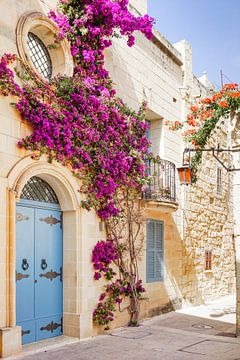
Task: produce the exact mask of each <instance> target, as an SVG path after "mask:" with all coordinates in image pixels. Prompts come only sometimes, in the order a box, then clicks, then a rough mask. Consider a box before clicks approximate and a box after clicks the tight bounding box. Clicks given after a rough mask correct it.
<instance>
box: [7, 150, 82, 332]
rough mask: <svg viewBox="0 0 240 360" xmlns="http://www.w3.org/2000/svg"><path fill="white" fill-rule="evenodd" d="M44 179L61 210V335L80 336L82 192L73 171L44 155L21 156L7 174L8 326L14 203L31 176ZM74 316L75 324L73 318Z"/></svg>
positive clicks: (12, 314) (12, 319) (12, 315)
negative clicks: (34, 156) (36, 157)
mask: <svg viewBox="0 0 240 360" xmlns="http://www.w3.org/2000/svg"><path fill="white" fill-rule="evenodd" d="M34 176H36V177H39V178H41V179H43V180H44V181H46V182H47V183H48V184H49V185H50V186H51V187H52V189H53V190H54V192H55V193H56V196H57V198H58V200H59V205H60V208H61V210H62V212H63V253H64V256H63V258H64V260H63V299H64V302H63V334H65V335H69V334H71V336H76V337H79V320H78V317H79V309H80V304H79V301H80V300H79V299H80V289H81V288H80V285H79V277H80V264H79V263H80V248H81V246H80V244H81V242H82V226H81V209H80V202H81V194H80V193H79V183H78V181H77V179H76V178H74V176H73V175H72V173H71V172H70V171H69V170H68V169H67V168H65V167H63V166H62V165H61V164H58V163H56V162H53V163H49V162H48V159H47V157H46V156H42V157H41V158H40V160H33V159H31V157H30V156H27V157H25V158H23V159H21V160H20V161H19V162H18V163H16V164H15V165H14V167H13V168H12V169H11V171H10V172H9V174H8V178H7V187H8V219H9V235H8V240H7V241H8V245H7V246H8V248H9V251H10V255H9V256H10V261H9V283H8V289H9V290H8V292H9V293H8V296H9V298H10V299H11V301H10V302H9V305H8V307H9V308H8V310H7V311H8V313H9V320H8V326H11V327H14V326H15V325H16V285H15V271H16V268H15V257H16V238H15V223H16V204H17V203H18V202H19V201H20V196H21V192H22V190H23V188H24V186H25V184H26V183H27V182H28V181H29V179H31V178H32V177H34ZM73 318H74V319H75V318H76V325H74V327H73V325H72V319H73Z"/></svg>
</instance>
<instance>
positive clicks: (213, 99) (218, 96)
mask: <svg viewBox="0 0 240 360" xmlns="http://www.w3.org/2000/svg"><path fill="white" fill-rule="evenodd" d="M222 97H223V94H220V93H217V94H215V95H213V97H212V101H216V100H219V99H221V98H222Z"/></svg>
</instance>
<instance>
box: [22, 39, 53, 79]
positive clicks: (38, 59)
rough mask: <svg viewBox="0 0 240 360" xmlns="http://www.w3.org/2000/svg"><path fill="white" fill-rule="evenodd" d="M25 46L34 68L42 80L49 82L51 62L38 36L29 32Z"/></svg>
mask: <svg viewBox="0 0 240 360" xmlns="http://www.w3.org/2000/svg"><path fill="white" fill-rule="evenodd" d="M27 44H28V50H29V54H30V58H31V61H32V63H33V65H34V67H35V68H36V70H37V72H38V73H39V74H40V75H42V77H43V78H44V79H46V80H48V81H49V80H50V79H51V76H52V60H51V57H50V55H49V52H48V50H47V48H46V46H45V45H44V43H43V42H42V40H41V39H39V37H38V36H36V35H35V34H33V33H31V32H29V33H28V35H27Z"/></svg>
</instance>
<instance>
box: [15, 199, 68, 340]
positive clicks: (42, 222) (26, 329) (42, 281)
mask: <svg viewBox="0 0 240 360" xmlns="http://www.w3.org/2000/svg"><path fill="white" fill-rule="evenodd" d="M25 203H26V201H25ZM25 203H24V206H23V205H18V206H17V226H16V231H17V235H16V241H17V246H16V248H17V255H16V258H17V262H16V291H17V296H16V297H17V300H16V303H17V324H18V325H20V326H22V335H23V338H22V339H23V344H26V343H31V342H34V341H36V340H43V339H47V338H49V337H53V336H58V335H61V333H62V311H63V301H62V298H63V295H62V292H63V291H62V258H63V254H62V228H61V212H60V211H58V210H51V209H39V208H37V207H35V206H36V205H35V203H34V201H29V207H28V206H27V205H26V204H25ZM34 205H35V206H34ZM46 205H47V204H46ZM42 206H44V203H43V204H42Z"/></svg>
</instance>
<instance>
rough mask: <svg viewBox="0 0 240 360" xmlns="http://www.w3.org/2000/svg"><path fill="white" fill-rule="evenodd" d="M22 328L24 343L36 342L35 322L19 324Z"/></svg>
mask: <svg viewBox="0 0 240 360" xmlns="http://www.w3.org/2000/svg"><path fill="white" fill-rule="evenodd" d="M18 325H19V326H21V327H22V343H23V344H29V343H32V342H34V341H36V329H35V320H31V321H23V322H19V323H18Z"/></svg>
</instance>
